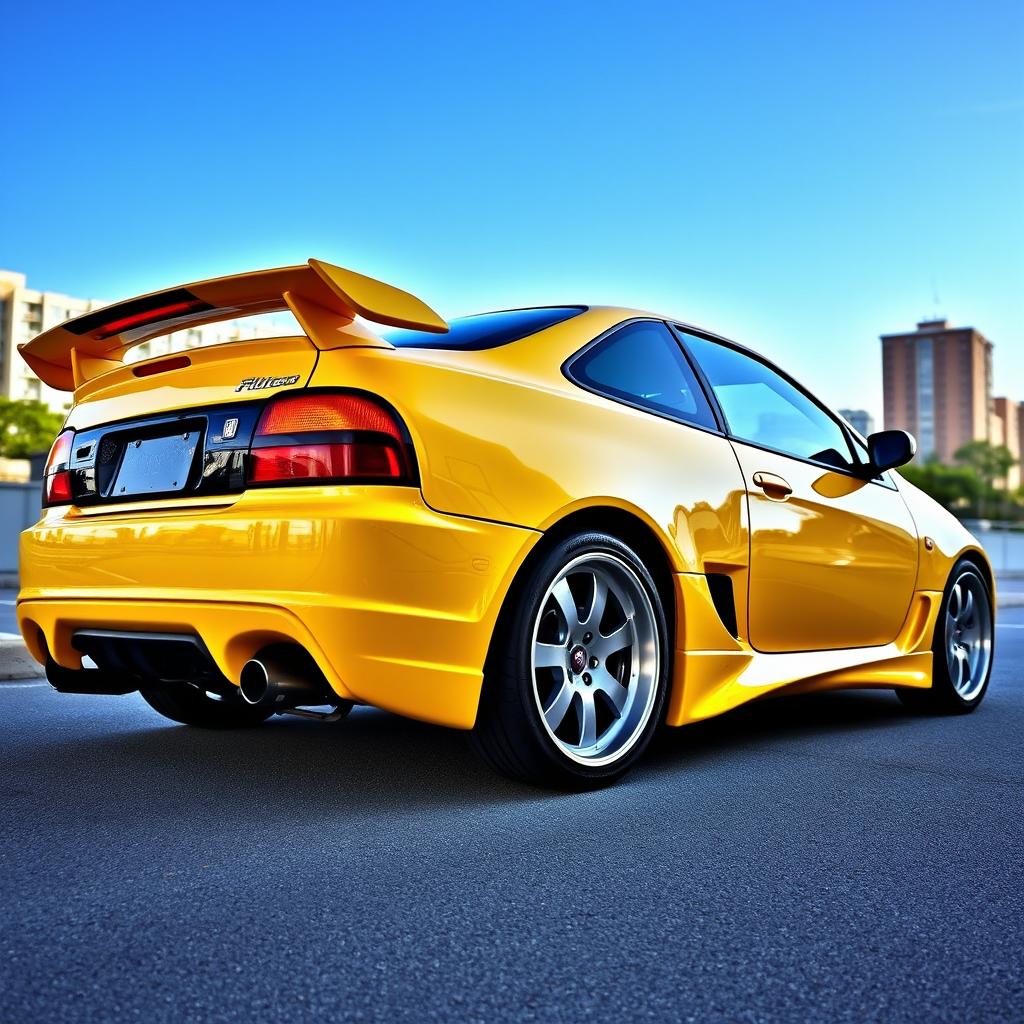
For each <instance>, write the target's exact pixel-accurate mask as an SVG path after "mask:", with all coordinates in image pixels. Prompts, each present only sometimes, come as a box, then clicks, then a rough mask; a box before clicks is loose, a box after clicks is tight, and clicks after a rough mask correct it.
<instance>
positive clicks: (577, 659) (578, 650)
mask: <svg viewBox="0 0 1024 1024" xmlns="http://www.w3.org/2000/svg"><path fill="white" fill-rule="evenodd" d="M569 667H570V668H571V669H572V670H573V672H575V673H576V674H577V675H579V674H580V672H582V671H583V670H584V669H585V668H586V667H587V650H586V648H585V647H582V646H581V645H580V644H577V645H576V646H575V647H574V648H573V649H572V650H571V651H570V652H569Z"/></svg>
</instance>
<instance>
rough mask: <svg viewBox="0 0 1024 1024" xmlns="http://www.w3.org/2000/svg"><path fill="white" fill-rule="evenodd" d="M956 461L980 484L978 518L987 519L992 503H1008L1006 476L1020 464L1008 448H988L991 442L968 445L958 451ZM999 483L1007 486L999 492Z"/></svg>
mask: <svg viewBox="0 0 1024 1024" xmlns="http://www.w3.org/2000/svg"><path fill="white" fill-rule="evenodd" d="M953 458H954V459H956V461H957V462H958V463H960V465H961V466H964V467H965V468H967V469H969V470H970V471H971V472H972V473H974V474H975V476H977V478H978V480H979V481H980V483H981V488H980V491H979V493H978V499H977V509H978V515H979V516H981V517H982V518H984V516H985V515H986V514H987V512H988V509H989V508H990V507H991V506H992V504H993V503H998V502H1000V501H1002V502H1003V503H1004V504H1005V503H1006V502H1007V499H1008V496H1007V494H1006V488H1005V480H1006V474H1007V473H1009V472H1010V470H1011V469H1012V468H1013V467H1014V466H1015V465H1016V464H1017V460H1016V459H1015V458H1014V457H1013V453H1012V452H1011V451H1010V449H1009V448H1007V447H1006V445H1004V444H999V445H996V444H989V443H988V441H968V442H967V444H965V445H962V446H961V447H959V448H957V450H956V452H955V453H954V455H953ZM997 481H1003V482H1004V486H1003V487H1001V488H999V489H997V488H996V482H997Z"/></svg>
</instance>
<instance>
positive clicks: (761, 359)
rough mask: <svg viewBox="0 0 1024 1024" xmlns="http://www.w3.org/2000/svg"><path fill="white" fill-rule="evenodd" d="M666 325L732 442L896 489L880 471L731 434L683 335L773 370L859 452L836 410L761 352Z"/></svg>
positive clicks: (688, 328)
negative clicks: (861, 471)
mask: <svg viewBox="0 0 1024 1024" xmlns="http://www.w3.org/2000/svg"><path fill="white" fill-rule="evenodd" d="M667 323H668V326H669V327H670V328H671V329H672V333H673V334H674V335H675V337H676V339H677V340H678V342H679V344H680V345H681V346H682V348H683V351H684V352H685V353H686V355H687V358H688V359H689V360H690V364H691V366H694V367H695V369H696V372H697V375H698V379H699V380H700V382H701V385H702V387H703V388H704V391H705V393H706V394H708V395H709V396H710V397H709V401H711V403H712V408H713V409H714V410H715V418H716V419H717V420H718V421H719V422H720V423H722V424H723V425H724V432H725V435H726V436H727V437H728V438H729V440H730V441H732V442H733V443H734V444H743V445H747V447H749V448H756V449H758V450H759V451H763V452H771V453H772V454H774V455H782V456H783V457H784V458H787V459H793V460H794V461H795V462H802V463H804V464H805V465H808V466H816V467H818V466H820V467H821V468H823V469H827V470H830V471H831V472H833V473H840V474H841V475H843V476H849V477H854V478H855V479H857V480H864V481H865V482H866V483H869V484H876V485H877V486H879V487H884V488H885V489H886V490H889V491H898V490H899V488H898V487H897V486H896V484H895V483H893V482H892V480H890V479H888V478H887V477H886V476H885V475H884V474H883V475H882V476H878V477H865V476H863V475H862V474H859V473H857V472H855V471H854V470H853V469H852V468H851V469H849V470H847V469H843V468H842V467H841V466H834V465H832V464H830V463H828V462H822V461H820V460H818V459H805V458H802V457H801V456H799V455H794V454H793V453H792V452H787V451H783V450H782V449H781V448H773V447H772V446H771V445H767V444H759V443H758V442H757V441H751V440H749V439H748V438H745V437H739V436H738V435H736V434H734V433H733V432H732V430H731V429H730V428H729V425H728V423H729V421H728V420H727V419H726V416H725V413H724V412H723V411H722V407H721V405H720V404H719V402H718V398H717V396H716V395H715V392H714V388H712V387H711V382H710V381H709V380H708V378H707V375H706V374H705V373H704V368H703V367H702V366H701V365H700V361H699V360H698V359H697V358H696V356H694V354H693V353H692V352H691V351H690V347H689V345H687V344H686V335H687V334H692V335H694V336H695V337H697V338H702V339H703V340H704V341H709V342H711V343H712V344H715V345H721V346H723V347H724V348H731V349H733V350H734V351H736V352H739V353H740V354H741V355H745V356H747V357H748V358H749V359H753V360H754V361H755V362H758V363H760V364H761V365H762V366H766V367H767V368H768V369H769V370H771V371H772V372H773V373H777V374H778V375H779V376H780V377H781V378H782V379H783V380H784V381H786V383H787V384H789V385H791V386H792V387H794V388H795V389H796V390H797V391H799V392H800V394H802V395H803V396H804V397H805V398H807V399H808V400H809V401H811V402H813V403H814V404H815V405H816V406H817V407H818V408H819V409H821V411H822V412H823V413H825V415H826V416H828V417H829V419H831V420H832V421H833V422H834V423H835V424H836V426H837V427H839V430H840V432H841V433H842V435H843V437H844V439H845V440H846V443H847V445H849V448H850V454H851V455H852V456H853V457H854V458H856V459H858V460H859V457H860V456H859V453H858V451H857V446H856V444H855V443H854V439H853V433H852V430H851V429H850V427H849V426H847V424H846V423H845V422H844V421H843V418H842V417H841V416H839V415H838V414H837V413H835V412H833V411H832V410H831V409H830V408H829V407H828V406H827V405H825V403H824V402H822V400H821V399H820V398H818V397H817V396H816V395H814V394H812V393H811V392H810V391H808V390H807V388H805V387H804V386H803V384H801V383H800V382H799V381H798V380H794V378H793V377H792V376H790V375H789V374H788V373H786V371H785V370H783V369H782V367H780V366H777V365H776V364H775V363H773V362H772V361H771V360H770V359H768V358H766V357H765V356H763V355H761V354H760V353H759V352H755V351H754V350H753V349H750V348H747V346H746V345H741V344H740V343H739V342H736V341H732V340H730V339H729V338H723V337H722V336H721V335H718V334H713V333H712V332H710V331H705V330H703V329H702V328H700V327H694V326H693V325H692V324H684V323H681V322H679V321H672V320H670V321H667ZM858 464H859V465H865V463H861V462H858Z"/></svg>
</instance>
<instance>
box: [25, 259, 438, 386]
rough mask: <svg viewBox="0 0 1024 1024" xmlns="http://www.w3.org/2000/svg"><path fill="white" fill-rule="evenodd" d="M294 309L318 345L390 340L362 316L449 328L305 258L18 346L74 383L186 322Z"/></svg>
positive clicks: (424, 309)
mask: <svg viewBox="0 0 1024 1024" xmlns="http://www.w3.org/2000/svg"><path fill="white" fill-rule="evenodd" d="M284 309H290V310H291V311H292V313H294V314H295V318H296V319H297V320H298V321H299V324H300V325H301V326H302V329H303V330H304V331H305V332H306V333H307V334H308V335H309V338H310V340H311V341H312V342H313V344H314V345H316V346H317V348H320V349H330V348H341V347H345V346H351V345H374V346H377V347H382V348H386V347H390V346H388V343H387V342H386V341H384V340H383V339H382V338H378V337H377V336H376V335H375V334H372V333H371V332H370V331H367V330H365V329H364V328H361V327H360V326H359V325H358V324H356V323H354V320H355V317H356V316H357V315H358V316H361V317H364V318H365V319H367V320H372V321H373V322H374V323H378V324H386V325H388V326H390V327H409V328H413V329H414V330H417V331H430V332H432V333H435V334H444V333H445V332H446V331H447V330H448V324H447V323H445V321H444V320H442V319H441V317H440V316H438V315H437V313H435V312H434V310H432V309H431V308H430V307H429V306H428V305H427V304H426V303H424V302H421V301H420V300H419V299H417V298H416V296H414V295H410V294H409V293H408V292H403V291H402V290H401V289H400V288H395V287H393V286H392V285H389V284H384V283H383V282H382V281H375V280H374V279H373V278H372V277H364V276H363V275H362V274H357V273H355V272H354V271H351V270H344V269H342V268H341V267H335V266H332V265H331V264H330V263H323V262H321V261H320V260H310V261H309V262H308V263H307V264H306V265H305V266H298V267H282V268H280V269H278V270H257V271H254V272H252V273H249V274H236V275H235V276H233V277H215V278H213V279H211V280H209V281H198V282H196V283H195V284H188V285H184V286H183V287H181V288H172V289H170V290H168V291H162V292H152V293H151V294H149V295H143V296H140V297H139V298H137V299H128V300H126V301H125V302H117V303H115V304H114V305H112V306H106V307H105V308H103V309H98V310H95V311H93V312H91V313H86V314H84V315H83V316H79V317H75V318H74V319H73V320H67V321H65V322H64V323H63V324H61V325H60V326H59V327H52V328H50V330H48V331H44V332H43V333H42V334H40V335H38V336H37V337H35V338H33V339H32V341H30V342H28V343H27V344H25V345H19V346H18V351H19V352H20V353H21V356H22V358H23V359H24V360H25V362H26V363H28V365H29V366H30V367H31V368H32V370H33V371H34V372H35V374H36V375H37V376H38V377H39V378H40V380H42V381H43V382H44V383H45V384H48V385H49V386H50V387H52V388H56V389H57V390H59V391H73V390H74V389H75V388H77V387H80V386H81V385H82V384H84V383H85V382H86V381H87V380H91V379H92V378H93V377H98V376H99V375H100V374H102V373H106V372H108V371H109V370H114V369H117V367H119V366H120V365H122V363H123V361H124V354H125V353H126V352H127V351H128V349H130V348H131V347H132V346H133V345H140V344H141V343H142V342H144V341H148V340H149V339H150V338H156V337H159V336H160V335H162V334H170V333H171V332H172V331H177V330H179V329H181V328H183V327H195V326H197V325H198V324H209V323H215V322H216V321H218V320H234V319H235V318H236V317H242V316H251V315H253V314H255V313H271V312H275V311H279V310H284Z"/></svg>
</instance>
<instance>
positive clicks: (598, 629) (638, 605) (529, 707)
mask: <svg viewBox="0 0 1024 1024" xmlns="http://www.w3.org/2000/svg"><path fill="white" fill-rule="evenodd" d="M513 600H514V605H512V606H511V607H510V608H509V609H508V611H507V613H506V615H505V616H504V617H503V619H504V621H503V622H502V623H501V624H500V625H499V629H498V632H497V633H496V635H495V640H494V643H493V645H492V651H491V656H490V658H489V659H488V666H487V671H486V673H485V682H484V692H483V695H482V698H481V705H480V711H479V714H478V718H477V725H476V728H475V730H474V742H475V745H476V747H477V749H478V750H479V751H480V752H481V753H482V754H483V756H484V757H485V758H486V759H487V760H488V761H490V762H491V763H492V764H493V765H494V766H495V767H496V768H498V769H499V770H500V771H502V772H504V773H505V774H508V775H511V776H513V777H515V778H520V779H524V780H526V781H530V782H537V783H543V784H548V785H557V786H565V787H569V788H575V789H586V788H593V787H596V786H600V785H604V784H606V783H608V782H610V781H612V780H614V779H616V778H618V777H619V776H620V775H622V774H623V773H624V772H625V771H626V770H627V769H629V768H630V767H631V766H632V765H633V764H634V763H635V762H636V761H637V759H638V758H639V757H640V756H641V754H642V753H643V751H644V749H645V748H646V747H647V744H648V743H649V742H650V739H651V736H652V735H653V733H654V731H655V729H656V727H657V725H658V722H659V721H660V719H661V717H662V709H663V706H664V701H665V692H666V688H667V679H668V664H669V652H668V629H667V625H666V620H665V613H664V609H663V607H662V602H661V598H660V596H659V594H658V590H657V587H656V586H655V584H654V580H653V579H652V578H651V574H650V572H649V571H648V570H647V568H646V567H645V566H644V564H643V562H642V561H641V559H640V557H639V556H638V555H637V554H636V552H635V551H633V549H632V548H630V547H629V546H628V545H626V544H624V543H623V542H622V541H620V540H618V539H617V538H615V537H612V536H609V535H606V534H601V533H585V534H578V535H576V536H573V537H570V538H568V539H566V540H564V541H561V542H558V543H556V544H555V545H554V546H553V547H552V548H551V550H550V551H548V552H547V553H546V554H545V555H544V556H543V557H542V558H540V560H539V561H537V562H536V563H535V564H534V565H533V566H532V568H531V569H530V570H529V571H528V575H527V577H526V578H525V579H524V580H523V582H522V585H521V587H520V588H519V589H518V591H517V594H516V595H514V597H513Z"/></svg>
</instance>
